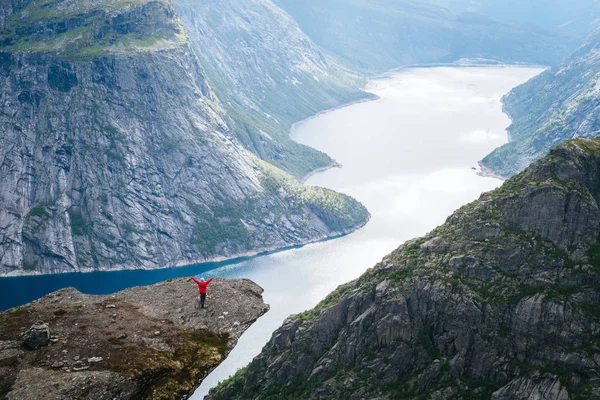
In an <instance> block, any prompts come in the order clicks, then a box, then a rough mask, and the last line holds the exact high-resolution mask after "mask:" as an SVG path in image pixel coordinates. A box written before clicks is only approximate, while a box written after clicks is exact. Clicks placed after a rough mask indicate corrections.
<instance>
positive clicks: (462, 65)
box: [366, 60, 550, 80]
mask: <svg viewBox="0 0 600 400" xmlns="http://www.w3.org/2000/svg"><path fill="white" fill-rule="evenodd" d="M489 61H492V60H489ZM441 67H451V68H542V69H548V68H550V67H548V66H547V65H540V64H529V63H517V62H515V63H477V62H473V63H459V62H458V61H454V62H443V63H425V64H407V65H402V66H400V67H396V68H392V69H390V70H387V71H385V72H381V73H376V74H375V75H369V76H367V77H366V79H367V80H371V79H373V80H374V79H385V78H389V77H390V76H391V75H392V74H393V73H395V72H400V71H402V70H405V69H418V68H441Z"/></svg>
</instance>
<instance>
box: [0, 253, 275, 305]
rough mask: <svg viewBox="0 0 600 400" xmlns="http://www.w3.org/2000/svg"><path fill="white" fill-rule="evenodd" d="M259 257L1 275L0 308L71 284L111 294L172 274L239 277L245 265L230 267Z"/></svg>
mask: <svg viewBox="0 0 600 400" xmlns="http://www.w3.org/2000/svg"><path fill="white" fill-rule="evenodd" d="M265 254H266V253H265ZM263 256H264V255H263ZM257 257H260V256H257ZM257 257H241V258H237V259H234V260H229V261H223V262H212V263H203V264H197V265H189V266H185V267H177V268H165V269H157V270H130V271H103V272H89V273H69V274H57V275H33V276H20V277H7V278H1V279H0V311H4V310H7V309H9V308H12V307H16V306H19V305H22V304H26V303H29V302H31V301H33V300H36V299H39V298H40V297H43V296H45V295H47V294H49V293H52V292H54V291H56V290H59V289H63V288H66V287H70V286H72V287H74V288H76V289H77V290H79V291H80V292H82V293H86V294H111V293H115V292H118V291H120V290H123V289H127V288H130V287H133V286H146V285H152V284H154V283H158V282H161V281H164V280H167V279H172V278H180V277H187V276H203V275H207V274H208V273H209V271H210V275H211V276H218V277H222V278H231V277H239V276H240V274H241V275H243V271H242V270H243V268H227V267H228V266H239V265H240V264H243V263H244V262H247V261H250V260H252V259H254V258H257Z"/></svg>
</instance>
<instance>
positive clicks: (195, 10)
mask: <svg viewBox="0 0 600 400" xmlns="http://www.w3.org/2000/svg"><path fill="white" fill-rule="evenodd" d="M174 5H175V7H176V9H177V12H178V15H179V16H180V17H181V20H182V22H183V25H184V26H185V29H186V32H187V34H188V36H189V38H190V40H191V43H192V45H193V46H194V49H195V50H196V54H197V56H198V58H199V59H200V60H201V64H202V65H203V67H204V69H205V71H206V74H207V75H208V77H209V80H210V82H211V87H212V88H213V89H214V91H215V93H216V94H217V96H218V97H219V99H220V100H221V102H222V104H223V107H224V108H225V109H226V110H227V115H228V117H229V121H230V122H231V126H232V129H233V131H234V132H235V133H236V135H237V137H238V139H239V140H240V141H241V142H242V143H243V145H244V146H245V147H246V148H248V149H250V150H251V151H253V152H254V153H255V154H258V155H259V156H260V157H261V158H262V159H264V160H266V161H269V162H270V163H272V164H274V165H276V166H278V167H280V168H283V169H285V170H287V171H289V172H290V173H292V174H294V175H295V176H297V177H302V176H304V175H306V174H307V173H309V172H311V171H312V170H314V169H316V168H319V167H323V166H327V165H328V164H330V163H331V162H332V160H331V159H329V157H328V156H326V155H325V154H323V153H321V152H318V151H316V150H314V149H311V148H309V147H306V146H303V145H300V144H298V143H296V142H294V141H292V140H291V139H290V138H289V136H288V135H289V129H290V127H291V125H292V123H294V122H296V121H299V120H302V119H305V118H307V117H309V116H311V115H314V114H316V113H318V112H320V111H322V110H325V109H329V108H334V107H338V106H340V105H341V104H344V103H348V102H351V101H355V100H358V99H361V98H365V97H367V96H368V95H367V94H366V93H364V92H361V91H359V90H357V87H359V86H361V85H362V84H363V80H362V79H360V78H358V77H357V76H354V75H352V74H350V73H348V72H347V71H344V70H342V69H341V68H340V67H339V66H338V65H337V64H336V63H335V62H333V61H332V60H331V59H329V58H326V57H325V56H324V55H323V54H322V53H321V52H320V51H319V49H317V47H316V46H315V45H314V44H313V43H312V41H311V40H310V39H309V38H308V36H306V35H305V34H304V33H303V32H302V31H301V30H300V28H299V27H298V25H297V24H296V22H295V21H294V20H293V19H292V18H291V17H290V16H289V15H288V14H286V13H285V12H284V11H283V10H281V9H280V8H279V7H277V6H275V5H274V4H273V3H272V2H271V1H267V0H237V1H236V0H208V1H201V2H194V1H187V0H175V1H174Z"/></svg>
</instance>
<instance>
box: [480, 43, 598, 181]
mask: <svg viewBox="0 0 600 400" xmlns="http://www.w3.org/2000/svg"><path fill="white" fill-rule="evenodd" d="M599 81H600V31H596V32H595V33H593V34H592V35H591V36H590V37H589V38H588V40H587V41H586V42H585V43H584V44H583V45H582V46H581V48H579V49H578V50H577V51H576V52H575V53H574V54H573V55H571V56H570V57H569V58H567V59H566V60H565V61H563V62H562V63H560V64H559V65H557V66H556V67H554V68H552V69H551V70H549V71H546V72H544V73H543V74H541V75H539V76H537V77H535V78H534V79H532V80H530V81H529V82H527V83H525V84H523V85H521V86H519V87H517V88H515V89H513V90H512V91H511V92H510V93H509V94H508V95H507V96H505V98H504V99H503V101H504V110H505V112H506V113H507V114H508V115H509V116H510V117H511V119H512V121H513V123H512V125H511V126H510V127H509V128H508V131H509V137H510V143H508V144H506V145H504V146H502V147H500V148H498V149H496V150H494V152H492V153H491V154H490V155H488V156H487V157H486V158H484V159H483V161H482V162H481V163H482V164H483V165H484V166H485V167H487V168H490V169H491V170H492V171H494V172H495V173H497V174H499V175H502V176H506V177H508V176H511V175H513V174H515V173H517V172H519V171H521V170H523V169H524V168H525V167H527V165H529V164H530V163H531V162H532V161H534V160H537V159H539V158H540V157H543V156H544V155H546V154H547V153H548V151H549V150H550V149H551V148H552V147H553V146H555V145H557V144H558V143H561V142H563V141H565V140H567V139H571V138H573V137H577V136H586V137H593V136H597V135H598V134H599V133H600V96H599V94H600V85H599V84H598V83H599Z"/></svg>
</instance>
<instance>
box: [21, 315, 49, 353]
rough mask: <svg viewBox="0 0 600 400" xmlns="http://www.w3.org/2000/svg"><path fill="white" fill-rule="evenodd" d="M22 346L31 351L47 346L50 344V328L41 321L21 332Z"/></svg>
mask: <svg viewBox="0 0 600 400" xmlns="http://www.w3.org/2000/svg"><path fill="white" fill-rule="evenodd" d="M22 338H23V344H24V345H25V346H26V347H28V348H30V349H31V350H36V349H38V348H40V347H41V346H47V345H48V343H49V342H50V327H49V326H48V324H46V323H45V322H43V321H38V322H36V323H35V324H33V325H32V326H31V328H29V329H27V330H26V331H25V332H23V336H22Z"/></svg>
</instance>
